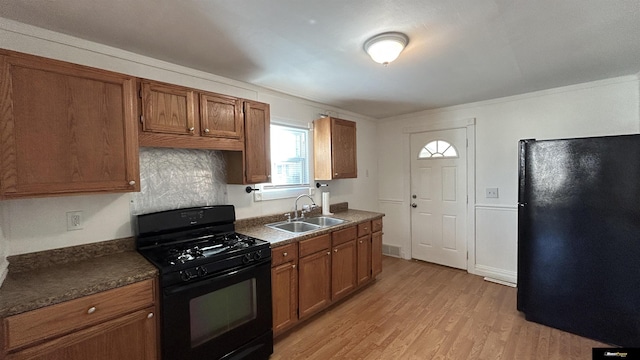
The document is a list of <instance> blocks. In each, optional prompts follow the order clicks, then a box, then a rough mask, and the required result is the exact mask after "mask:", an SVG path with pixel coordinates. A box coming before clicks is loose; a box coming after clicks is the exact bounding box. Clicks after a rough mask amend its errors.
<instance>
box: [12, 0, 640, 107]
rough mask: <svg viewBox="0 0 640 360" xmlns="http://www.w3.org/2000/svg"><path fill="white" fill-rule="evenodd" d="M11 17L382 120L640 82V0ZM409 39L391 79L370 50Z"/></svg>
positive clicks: (83, 8) (70, 5) (26, 4)
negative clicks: (392, 35) (376, 38)
mask: <svg viewBox="0 0 640 360" xmlns="http://www.w3.org/2000/svg"><path fill="white" fill-rule="evenodd" d="M0 16H1V17H4V18H8V19H13V20H17V21H19V22H23V23H27V24H31V25H35V26H38V27H42V28H46V29H50V30H53V31H57V32H61V33H66V34H70V35H73V36H76V37H80V38H83V39H87V40H92V41H95V42H99V43H102V44H106V45H111V46H114V47H117V48H121V49H124V50H128V51H132V52H135V53H138V54H142V55H147V56H150V57H153V58H157V59H162V60H166V61H169V62H173V63H177V64H180V65H184V66H188V67H191V68H194V69H199V70H204V71H207V72H210V73H213V74H216V75H221V76H224V77H227V78H231V79H236V80H240V81H244V82H248V83H251V84H255V85H259V86H262V87H266V88H270V89H275V90H278V91H282V92H285V93H288V94H292V95H296V96H299V97H303V98H307V99H310V100H314V101H318V102H322V103H326V104H330V105H334V106H336V107H339V108H342V109H345V110H350V111H353V112H356V113H360V114H363V115H368V116H371V117H374V118H385V117H389V116H394V115H400V114H405V113H412V112H416V111H420V110H425V109H431V108H437V107H443V106H448V105H455V104H461V103H467V102H473V101H479V100H486V99H491V98H496V97H501V96H508V95H515V94H520V93H525V92H530V91H535V90H541V89H548V88H552V87H558V86H564V85H569V84H576V83H581V82H587V81H592V80H597V79H604V78H610V77H615V76H622V75H632V74H638V73H639V72H640V0H409V1H393V0H366V1H365V0H350V1H344V0H340V1H338V0H324V1H310V0H271V1H265V0H207V1H205V0H200V1H198V0H190V1H188V0H182V1H178V0H90V1H88V0H0ZM386 31H400V32H404V33H406V34H407V35H408V36H409V39H410V40H409V45H408V46H407V48H406V49H405V51H404V52H403V53H402V54H401V55H400V58H398V60H396V61H395V62H393V63H392V64H390V65H389V66H388V67H383V66H381V65H379V64H377V63H374V62H373V61H371V59H369V58H368V56H367V55H366V53H365V52H364V50H363V48H362V47H363V43H364V42H365V41H366V40H367V39H368V38H370V37H371V36H373V35H376V34H378V33H381V32H386Z"/></svg>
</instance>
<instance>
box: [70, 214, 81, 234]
mask: <svg viewBox="0 0 640 360" xmlns="http://www.w3.org/2000/svg"><path fill="white" fill-rule="evenodd" d="M82 227H83V223H82V211H68V212H67V231H72V230H81V229H82Z"/></svg>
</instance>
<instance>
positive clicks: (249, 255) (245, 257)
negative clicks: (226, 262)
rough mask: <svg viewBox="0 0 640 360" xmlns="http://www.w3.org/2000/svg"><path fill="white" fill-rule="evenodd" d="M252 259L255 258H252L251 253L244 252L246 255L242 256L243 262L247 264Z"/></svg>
mask: <svg viewBox="0 0 640 360" xmlns="http://www.w3.org/2000/svg"><path fill="white" fill-rule="evenodd" d="M251 260H253V259H252V258H251V254H244V257H243V258H242V262H243V263H245V264H247V263H249V262H250V261H251Z"/></svg>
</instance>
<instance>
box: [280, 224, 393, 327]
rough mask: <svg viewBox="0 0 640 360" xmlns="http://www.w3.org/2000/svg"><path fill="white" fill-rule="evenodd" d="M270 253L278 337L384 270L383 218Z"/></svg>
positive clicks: (281, 247)
mask: <svg viewBox="0 0 640 360" xmlns="http://www.w3.org/2000/svg"><path fill="white" fill-rule="evenodd" d="M271 255H272V264H271V266H272V267H271V277H272V278H271V283H272V291H273V297H272V298H273V329H274V336H278V335H280V334H282V333H283V332H285V331H286V330H288V329H290V328H291V327H292V326H293V325H295V324H296V323H298V322H299V320H304V319H306V318H309V317H311V316H312V315H314V314H316V313H318V312H320V311H322V310H324V309H326V308H327V307H329V306H330V305H331V304H332V303H333V302H335V301H338V300H340V299H342V298H344V297H345V296H347V295H349V294H351V293H352V292H353V291H355V290H356V289H357V288H359V287H361V286H364V285H366V284H368V283H370V282H371V280H373V279H374V278H375V277H376V275H377V274H379V273H380V272H381V271H382V218H379V219H374V220H373V221H372V222H365V223H361V224H359V225H358V226H352V227H348V228H345V229H341V230H337V231H334V232H332V233H330V234H325V235H321V236H316V237H313V238H310V239H306V240H302V241H299V242H297V243H291V244H287V245H283V246H279V247H277V248H274V249H272V253H271ZM296 265H297V266H296ZM296 300H297V301H296Z"/></svg>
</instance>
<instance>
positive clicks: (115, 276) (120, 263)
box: [0, 239, 158, 318]
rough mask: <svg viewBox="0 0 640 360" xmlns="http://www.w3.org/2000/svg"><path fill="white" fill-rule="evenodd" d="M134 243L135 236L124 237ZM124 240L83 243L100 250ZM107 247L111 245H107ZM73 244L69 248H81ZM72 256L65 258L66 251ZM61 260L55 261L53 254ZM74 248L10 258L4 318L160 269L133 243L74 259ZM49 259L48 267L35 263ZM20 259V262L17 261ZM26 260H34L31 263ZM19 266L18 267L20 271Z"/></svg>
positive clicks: (0, 307) (2, 294) (0, 295)
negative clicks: (52, 259)
mask: <svg viewBox="0 0 640 360" xmlns="http://www.w3.org/2000/svg"><path fill="white" fill-rule="evenodd" d="M124 240H126V241H130V242H133V239H124ZM114 242H122V240H113V241H109V242H103V243H96V244H89V245H82V246H80V247H81V248H83V249H84V248H87V247H90V248H91V249H94V251H93V253H99V250H95V249H96V247H102V248H103V249H104V248H105V246H101V245H104V244H113V243H114ZM106 247H109V245H107V246H106ZM77 248H79V247H71V248H65V249H77ZM65 252H66V253H68V254H69V256H68V257H67V258H66V260H65V259H64V256H63V255H62V253H65ZM53 253H55V256H54V257H57V260H56V262H55V263H54V264H51V257H50V256H49V257H48V256H47V254H49V255H51V254H53ZM73 256H74V255H72V252H71V250H69V251H67V250H63V249H56V250H52V251H43V252H40V253H35V254H26V255H17V256H14V257H10V258H9V261H10V265H9V274H8V275H7V278H6V279H5V281H4V283H3V284H2V287H1V288H0V318H4V317H7V316H11V315H16V314H19V313H23V312H26V311H30V310H35V309H38V308H41V307H45V306H49V305H54V304H58V303H61V302H64V301H68V300H73V299H76V298H79V297H82V296H87V295H92V294H95V293H98V292H101V291H106V290H109V289H113V288H116V287H120V286H124V285H129V284H132V283H135V282H138V281H142V280H146V279H151V278H154V277H156V276H157V275H158V270H157V269H156V268H155V266H153V265H152V264H151V263H149V262H148V261H147V260H146V259H145V258H144V257H142V256H141V255H140V254H138V252H137V251H135V249H132V248H131V246H127V249H122V247H120V252H115V253H107V254H104V253H103V254H101V256H98V257H91V258H83V259H77V258H73ZM12 258H13V259H12ZM45 258H46V259H48V260H49V261H48V262H49V263H48V264H47V266H43V267H37V266H35V265H34V264H33V263H36V262H40V263H42V262H45V263H46V262H47V261H38V260H39V259H45ZM15 262H18V264H15V265H16V266H15V268H14V266H13V265H14V264H13V263H15ZM25 262H26V263H29V262H31V263H32V264H31V266H29V265H28V264H27V265H25ZM16 269H17V270H16Z"/></svg>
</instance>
